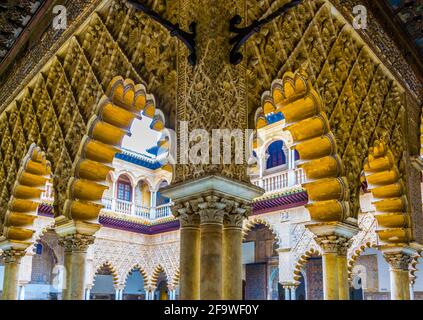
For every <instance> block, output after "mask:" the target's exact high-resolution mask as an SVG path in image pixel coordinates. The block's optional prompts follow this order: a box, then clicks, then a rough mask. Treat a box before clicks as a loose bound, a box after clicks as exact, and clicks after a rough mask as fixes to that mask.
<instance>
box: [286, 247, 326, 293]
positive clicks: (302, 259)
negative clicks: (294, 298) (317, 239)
mask: <svg viewBox="0 0 423 320" xmlns="http://www.w3.org/2000/svg"><path fill="white" fill-rule="evenodd" d="M316 255H318V256H321V253H320V251H318V250H315V249H313V248H311V249H310V250H307V251H306V252H305V253H304V254H303V255H301V257H300V258H299V259H298V261H297V263H296V264H295V267H294V277H293V278H294V280H295V281H296V282H297V284H298V285H299V284H300V282H299V281H300V279H301V270H302V269H303V268H304V267H305V265H306V264H307V261H308V259H310V257H312V256H316Z"/></svg>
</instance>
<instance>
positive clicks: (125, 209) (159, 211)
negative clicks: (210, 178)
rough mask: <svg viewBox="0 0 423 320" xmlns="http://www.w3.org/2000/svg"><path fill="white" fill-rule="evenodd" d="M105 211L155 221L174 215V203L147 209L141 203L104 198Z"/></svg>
mask: <svg viewBox="0 0 423 320" xmlns="http://www.w3.org/2000/svg"><path fill="white" fill-rule="evenodd" d="M102 202H103V205H104V209H105V210H107V211H112V212H117V213H120V214H125V215H133V216H137V217H141V218H144V219H149V220H154V219H159V218H165V217H169V216H171V214H172V211H171V210H170V207H171V205H172V203H166V204H163V205H160V206H157V207H146V206H144V205H143V204H142V203H140V202H135V203H134V202H130V201H124V200H120V199H113V198H108V197H104V198H103V199H102Z"/></svg>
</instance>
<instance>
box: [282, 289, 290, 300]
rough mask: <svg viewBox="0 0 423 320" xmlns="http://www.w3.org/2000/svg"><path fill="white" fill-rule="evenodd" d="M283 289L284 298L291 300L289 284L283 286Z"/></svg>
mask: <svg viewBox="0 0 423 320" xmlns="http://www.w3.org/2000/svg"><path fill="white" fill-rule="evenodd" d="M283 288H284V290H285V300H291V290H290V287H289V286H284V287H283Z"/></svg>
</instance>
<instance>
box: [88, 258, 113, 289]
mask: <svg viewBox="0 0 423 320" xmlns="http://www.w3.org/2000/svg"><path fill="white" fill-rule="evenodd" d="M104 267H106V268H107V269H109V271H110V275H111V276H112V277H113V285H115V286H117V285H118V284H119V275H118V272H117V270H116V268H115V267H114V266H113V265H112V263H111V262H109V261H106V262H103V263H102V264H100V265H98V266H97V268H96V269H95V270H96V271H95V274H94V278H93V280H94V282H95V278H96V275H97V273H98V272H99V271H100V269H101V268H104ZM94 282H93V283H94Z"/></svg>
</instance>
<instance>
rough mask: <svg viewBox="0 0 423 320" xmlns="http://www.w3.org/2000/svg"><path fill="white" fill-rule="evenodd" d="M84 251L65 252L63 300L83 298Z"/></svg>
mask: <svg viewBox="0 0 423 320" xmlns="http://www.w3.org/2000/svg"><path fill="white" fill-rule="evenodd" d="M86 255H87V253H86V252H83V251H68V252H65V268H66V287H65V289H64V300H84V293H85V273H86Z"/></svg>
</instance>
